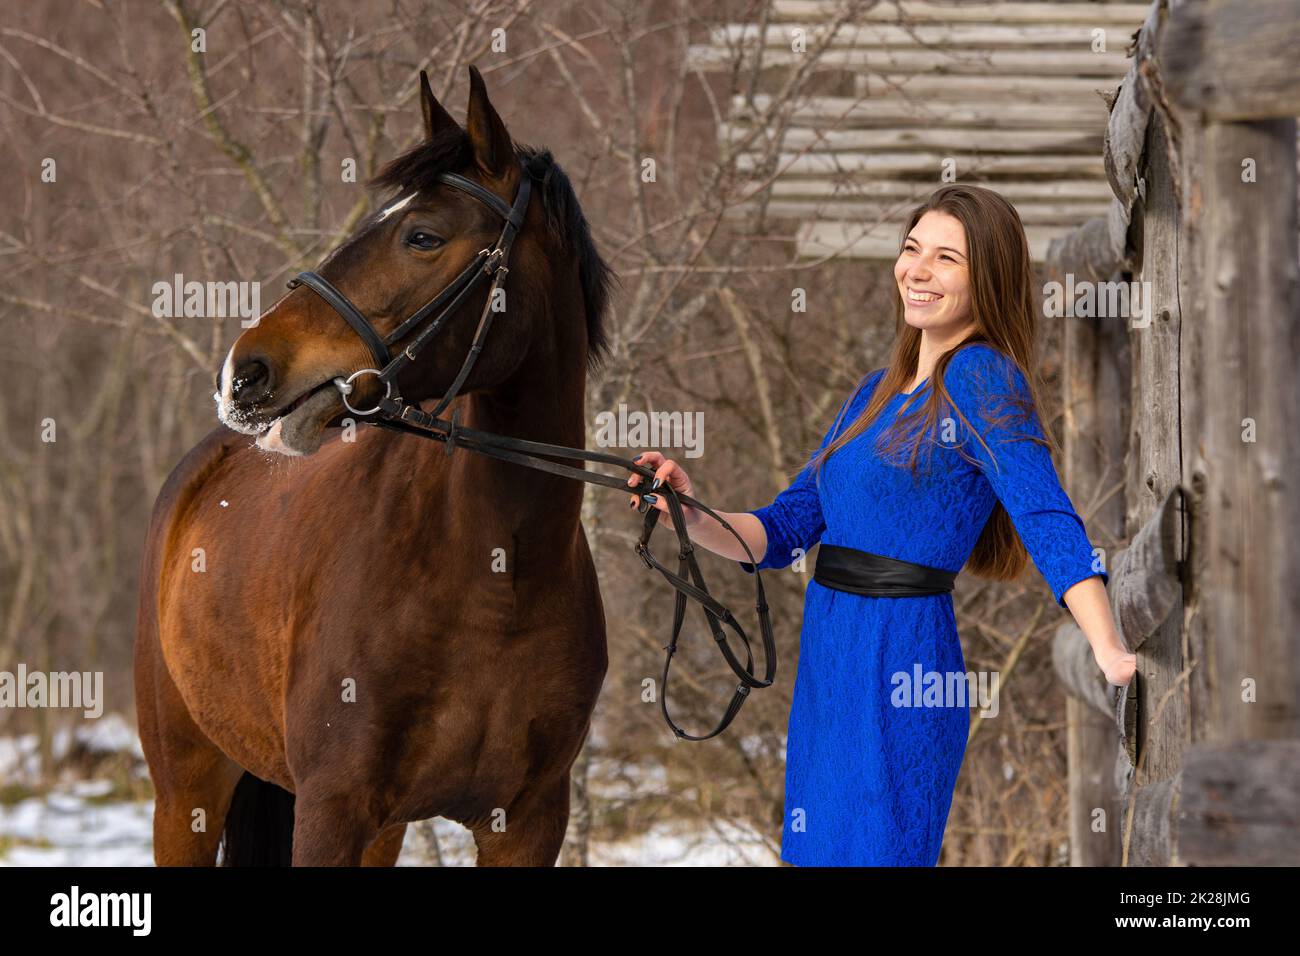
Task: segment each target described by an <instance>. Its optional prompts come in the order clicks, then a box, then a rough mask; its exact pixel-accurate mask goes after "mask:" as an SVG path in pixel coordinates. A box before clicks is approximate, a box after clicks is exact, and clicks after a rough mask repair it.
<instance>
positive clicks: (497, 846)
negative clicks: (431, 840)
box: [470, 773, 569, 866]
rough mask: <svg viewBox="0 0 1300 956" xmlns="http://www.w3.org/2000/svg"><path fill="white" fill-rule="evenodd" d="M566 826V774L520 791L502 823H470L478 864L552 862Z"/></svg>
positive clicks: (535, 863) (567, 807)
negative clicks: (495, 826) (501, 826)
mask: <svg viewBox="0 0 1300 956" xmlns="http://www.w3.org/2000/svg"><path fill="white" fill-rule="evenodd" d="M568 826H569V775H568V774H567V773H566V774H564V775H563V776H561V777H560V779H559V780H556V781H552V782H550V783H548V784H546V785H545V786H543V787H539V788H537V789H535V790H532V791H529V792H526V793H524V794H523V795H522V796H521V797H520V798H519V799H518V800H516V801H515V803H514V804H513V805H512V806H510V807H509V808H508V809H507V810H506V816H505V827H504V829H501V830H494V829H493V820H492V819H491V818H489V819H488V820H487V821H484V822H478V823H475V824H473V825H472V826H471V827H470V829H471V831H473V833H474V843H475V844H476V845H477V846H478V862H477V865H478V866H554V865H555V861H556V860H557V859H559V856H560V849H561V848H562V847H563V846H564V832H565V830H566V829H567V828H568Z"/></svg>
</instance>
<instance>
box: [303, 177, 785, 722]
mask: <svg viewBox="0 0 1300 956" xmlns="http://www.w3.org/2000/svg"><path fill="white" fill-rule="evenodd" d="M521 168H522V170H523V175H522V177H521V178H520V182H519V189H518V191H517V192H516V194H515V199H514V203H513V204H512V205H509V206H507V205H506V204H505V202H504V201H503V200H502V199H501V198H500V197H498V196H496V195H495V194H494V193H492V192H490V191H489V190H487V189H485V188H484V187H482V186H480V185H479V184H478V183H476V182H473V181H472V180H470V179H466V178H465V177H464V176H458V175H456V174H455V173H442V174H440V175H439V176H438V177H437V181H438V182H441V183H445V184H447V185H449V186H454V187H456V188H457V189H461V190H464V191H465V192H467V193H469V194H470V195H471V196H473V197H474V198H475V199H478V200H479V201H480V202H482V203H484V204H485V205H486V206H487V207H488V208H489V209H491V210H493V211H494V212H496V213H497V214H498V215H499V216H501V218H502V219H504V220H505V225H504V226H503V227H502V229H501V235H500V237H499V238H498V239H497V241H496V244H495V245H493V246H492V248H490V249H482V250H480V251H479V253H478V254H477V255H476V256H475V257H474V260H473V261H472V262H470V264H469V265H468V266H466V267H465V268H464V270H462V271H461V272H460V274H459V275H457V276H456V278H455V279H453V280H452V281H451V283H450V284H448V286H447V287H446V288H445V289H443V291H442V292H440V293H438V295H437V296H436V297H434V299H432V300H431V301H430V302H429V303H428V304H426V305H424V306H423V307H422V308H420V309H419V310H418V311H416V312H415V313H413V314H412V315H411V316H410V317H409V318H407V319H406V320H405V321H403V322H402V323H401V324H400V325H399V326H398V327H397V328H395V329H394V330H393V331H392V332H390V333H389V334H388V335H387V336H384V335H382V334H381V333H380V332H379V330H378V329H376V328H375V327H374V325H373V324H372V323H371V322H370V320H369V319H367V318H366V317H365V315H363V314H362V312H361V310H360V309H358V308H357V307H356V306H355V305H353V304H352V302H351V301H349V299H348V298H347V296H345V295H344V294H343V293H342V292H340V291H339V290H338V289H336V288H335V287H334V286H333V285H332V284H331V283H330V282H329V281H328V280H327V279H325V278H323V277H322V276H320V275H318V274H317V273H315V272H300V273H298V275H297V277H296V278H294V279H291V280H290V281H289V287H290V288H296V287H298V286H299V285H305V286H307V287H308V288H310V289H311V290H313V291H314V292H315V293H316V294H317V295H319V296H320V297H321V298H322V299H324V300H325V302H326V303H328V304H329V306H330V307H331V308H333V309H334V311H335V312H337V313H338V314H339V315H341V316H342V317H343V318H344V319H345V320H346V321H347V323H348V324H349V325H351V326H352V328H353V330H355V331H356V333H357V335H358V336H360V338H361V340H362V341H363V342H364V343H365V344H366V346H367V348H369V349H370V352H371V354H372V355H373V356H374V359H375V367H374V368H364V369H360V370H359V371H356V372H353V373H352V374H351V375H349V376H348V377H347V378H346V379H345V378H341V377H340V378H336V379H335V380H334V384H335V385H336V386H337V387H338V389H339V391H340V392H341V393H342V395H343V404H344V405H345V406H346V407H347V409H348V410H349V411H350V412H352V413H353V414H354V415H357V416H359V417H362V418H368V417H370V416H375V417H374V419H373V420H372V421H371V422H370V424H373V425H377V426H379V427H381V428H387V429H390V430H393V431H400V432H405V433H406V434H410V435H417V436H419V437H421V438H429V439H433V440H435V441H441V442H444V443H446V446H447V447H446V453H447V454H449V455H450V454H451V453H452V451H453V450H454V449H455V448H457V447H460V448H465V449H467V450H468V451H472V452H476V453H478V454H482V455H488V456H489V457H492V458H497V459H500V460H502V461H509V462H514V463H515V464H518V465H523V466H524V467H526V468H533V469H537V470H539V471H546V472H550V473H551V474H554V475H559V476H561V477H564V478H572V479H574V480H576V481H583V482H587V483H588V484H596V485H603V486H605V487H608V488H614V489H616V490H619V491H622V492H624V493H627V494H636V493H637V490H634V489H632V488H630V487H629V486H628V484H627V482H626V480H625V479H621V478H618V477H616V476H614V475H605V474H600V473H594V472H589V471H587V470H586V469H584V468H576V467H573V466H571V465H563V464H560V463H558V462H553V461H547V460H546V458H568V459H572V460H577V461H589V462H600V463H604V464H609V465H617V466H619V467H621V468H625V469H626V470H628V471H630V472H633V473H634V474H637V475H640V476H641V478H642V484H641V486H640V488H639V491H640V493H641V495H642V498H641V509H640V510H641V513H642V514H643V515H645V524H644V527H643V530H642V532H641V537H640V539H639V540H638V541H637V542H636V544H635V545H634V546H633V550H635V551H636V553H637V555H638V556H639V557H640V558H641V561H642V562H643V563H644V564H645V566H646V567H647V568H651V569H653V570H656V571H658V572H659V573H660V574H662V575H663V577H664V579H665V580H666V581H668V583H669V584H671V585H672V586H673V588H674V589H675V590H676V592H677V596H676V605H675V607H674V611H673V632H672V637H671V638H670V639H669V642H668V644H667V645H666V646H665V647H664V650H665V651H666V652H667V656H666V658H665V660H664V672H663V686H662V688H661V689H660V706H661V709H662V711H663V716H664V720H665V721H666V722H667V723H668V726H669V728H671V729H672V731H673V733H674V734H676V735H677V736H678V737H680V738H682V739H685V740H708V739H710V738H711V737H716V736H717V735H718V734H720V733H722V731H724V730H726V728H727V726H728V725H729V724H730V723H731V721H732V720H733V719H734V718H735V716H736V714H737V713H739V712H740V708H741V706H742V705H743V704H744V702H745V700H746V698H748V696H749V692H750V690H751V689H752V688H755V687H760V688H761V687H770V686H771V685H772V682H773V680H774V678H775V677H776V641H775V639H774V637H773V635H772V621H771V617H770V615H769V613H768V607H767V597H766V595H765V593H764V591H763V579H762V576H761V572H759V570H758V568H757V564H758V562H757V561H756V560H755V559H754V554H753V552H752V551H750V549H749V545H748V544H747V543H746V542H745V539H744V538H742V537H741V536H740V535H739V534H737V533H736V530H735V529H734V528H732V527H731V525H729V524H728V523H727V522H726V521H724V520H723V519H722V518H721V517H720V516H719V515H718V514H717V513H716V512H715V511H713V510H712V509H710V508H709V507H707V506H706V505H704V504H702V503H701V502H699V501H697V500H695V499H694V498H692V497H690V496H689V495H684V494H681V493H680V492H677V491H676V490H674V489H673V488H672V487H671V486H670V485H669V484H668V483H664V484H663V485H661V486H660V487H659V488H657V489H655V491H656V493H657V494H660V495H662V496H663V497H664V500H665V502H666V504H667V506H668V510H669V513H670V514H671V515H672V519H673V524H674V526H675V529H674V530H675V531H676V532H677V541H678V545H679V548H678V553H677V557H678V562H679V564H678V569H677V572H676V573H674V572H672V571H670V570H669V569H668V568H666V567H665V566H664V565H663V564H661V563H660V562H659V560H658V559H657V558H655V556H654V554H653V553H651V551H650V547H649V544H650V536H651V533H652V532H653V531H654V529H655V525H656V524H657V523H658V520H659V514H660V512H659V510H658V509H656V508H654V507H651V506H650V505H649V504H648V503H647V502H646V501H645V497H644V495H645V493H646V492H648V491H649V490H650V488H649V485H648V484H647V483H648V482H650V481H652V480H653V479H654V477H655V473H654V471H653V470H651V469H649V468H647V467H645V466H644V465H638V464H637V463H636V462H635V461H632V460H630V459H626V458H619V457H618V456H617V455H609V454H605V453H604V452H593V451H588V450H587V449H585V448H568V447H565V446H563V445H548V444H545V443H543V442H535V441H528V440H526V439H522V438H511V437H509V436H506V435H496V434H493V433H491V432H484V431H479V430H478V429H474V428H466V427H463V426H461V425H460V423H459V419H460V410H459V409H455V410H453V412H452V415H451V419H450V420H449V421H448V420H446V419H441V418H439V417H438V415H439V414H440V413H441V412H442V411H443V409H445V408H446V407H447V406H448V405H449V404H450V403H451V401H452V399H454V398H455V397H456V394H457V393H458V392H459V391H460V388H461V386H462V385H463V384H464V382H465V379H466V377H468V375H469V373H470V370H471V369H472V368H473V367H474V363H475V361H476V360H477V359H478V355H479V353H480V352H481V351H482V350H483V342H484V340H485V339H486V337H487V332H488V329H489V328H490V327H491V325H492V317H493V315H494V314H495V310H494V309H493V305H494V302H495V300H496V290H497V289H498V288H499V287H500V286H501V284H502V283H503V282H504V280H505V277H506V275H507V273H508V272H509V271H510V270H509V267H508V265H507V263H508V262H509V261H510V247H511V245H512V244H513V242H514V239H515V236H516V235H517V234H518V232H519V230H520V228H521V227H522V226H523V221H524V215H525V214H526V212H527V210H528V202H529V198H530V196H531V193H532V180H533V173H532V171H531V170H530V169H529V168H528V166H527V165H526V164H524V163H521ZM487 277H491V280H492V281H491V285H490V287H489V288H488V295H487V301H486V303H485V304H484V306H483V312H482V314H481V315H480V316H479V323H478V328H477V329H476V331H475V333H474V341H473V344H472V345H471V346H470V350H469V353H468V354H467V355H466V356H465V360H464V362H463V363H462V364H461V368H460V371H459V372H458V373H457V374H456V378H455V379H454V380H453V382H452V385H451V387H450V388H449V389H448V390H447V393H446V394H445V395H443V397H442V399H441V400H439V402H438V405H437V407H435V408H434V409H433V411H432V412H425V411H423V410H421V409H420V408H418V407H416V406H415V405H410V404H407V403H406V402H404V401H403V400H402V396H401V393H400V392H399V391H398V388H397V376H398V374H399V373H400V372H401V371H402V370H403V369H405V368H406V367H407V366H409V365H410V364H411V363H412V362H414V361H415V360H416V358H417V357H418V356H419V354H420V352H421V350H422V349H423V348H424V347H425V346H426V345H428V343H429V342H430V341H431V340H432V339H433V338H434V336H436V335H437V334H438V333H439V332H440V331H441V330H442V329H443V328H444V327H445V325H446V323H447V321H448V319H449V318H450V316H451V315H452V314H453V313H454V312H455V311H456V309H457V308H458V307H459V306H460V304H461V303H462V302H463V301H464V300H465V299H466V298H467V297H468V296H469V294H470V293H471V292H472V291H473V290H474V289H475V288H476V287H477V286H478V285H479V283H480V282H482V281H483V280H484V279H485V278H487ZM439 310H441V311H439ZM435 313H437V315H436V317H435V318H433V321H432V322H431V323H430V324H428V325H427V326H424V327H423V328H421V326H422V325H423V324H424V323H425V322H426V321H427V320H429V318H430V317H431V316H434V315H435ZM416 330H419V331H418V332H417V334H416V336H415V338H414V339H413V340H412V342H411V343H410V344H409V345H407V346H406V347H405V348H403V349H401V351H400V352H399V353H398V354H397V355H396V356H393V355H391V354H390V353H389V347H390V346H392V345H395V344H396V343H397V342H398V341H399V340H400V339H402V338H403V337H404V336H406V335H409V334H410V333H411V332H412V331H416ZM365 374H372V375H375V376H377V377H378V378H379V381H380V382H382V383H383V384H384V395H383V397H382V398H380V399H379V401H378V403H377V404H376V405H375V407H374V408H371V409H356V408H353V407H352V405H351V404H349V403H348V395H350V394H351V393H352V390H353V387H354V386H353V384H352V383H353V381H354V380H355V379H356V378H357V376H359V375H365ZM539 456H545V457H539ZM683 503H684V504H687V505H690V506H691V507H693V508H696V509H698V510H699V511H700V512H702V513H703V514H706V515H708V516H709V517H711V518H712V519H713V520H715V521H717V522H718V523H719V524H721V525H722V526H723V527H724V528H726V529H727V531H729V532H730V533H731V535H732V537H734V538H735V539H736V540H737V541H739V542H740V545H741V547H742V548H743V549H744V551H745V554H746V555H748V557H749V563H750V564H751V565H754V566H755V567H754V585H755V596H756V598H755V609H756V610H757V612H758V621H759V630H760V633H761V636H762V640H763V656H764V660H765V667H764V676H763V677H762V678H758V677H756V676H755V675H754V655H753V648H752V647H751V646H750V643H749V638H748V637H747V636H746V635H745V631H744V629H743V628H742V627H741V626H740V622H739V621H737V620H736V618H735V616H734V615H733V614H732V613H731V611H730V610H729V609H728V608H727V607H726V606H725V605H723V604H721V603H719V602H718V601H717V600H716V599H715V598H714V597H713V596H712V595H711V594H709V590H708V586H707V585H706V584H705V582H704V575H703V574H702V573H701V572H700V567H699V563H698V562H697V561H696V559H695V546H694V545H693V544H692V543H691V539H690V535H689V534H687V532H686V521H685V515H684V512H683V511H682V505H683ZM688 575H689V577H688ZM688 597H689V598H691V599H693V600H695V601H697V602H698V603H699V605H700V609H701V610H702V611H703V612H704V616H705V619H706V620H707V621H708V624H709V630H710V631H711V632H712V634H713V639H714V640H715V641H716V642H717V645H718V649H719V650H720V651H721V653H722V656H723V657H724V658H725V659H726V661H727V664H728V665H729V666H730V667H731V670H732V672H733V673H735V675H736V676H737V677H738V678H739V679H740V684H739V686H738V687H737V688H736V692H735V694H734V695H733V697H732V699H731V703H730V704H729V705H728V707H727V710H726V713H724V714H723V716H722V718H721V720H719V722H718V724H717V726H716V727H714V729H713V730H712V731H711V732H710V733H708V734H705V735H703V736H699V737H697V736H692V735H691V734H688V733H686V732H685V731H684V730H682V729H681V728H680V727H678V726H677V725H676V724H675V723H673V720H672V717H670V716H669V714H668V671H669V669H670V668H671V666H672V660H673V654H674V653H676V651H677V642H678V638H679V636H680V634H681V629H682V624H683V622H684V620H685V617H686V599H687V598H688ZM722 624H726V625H727V626H728V627H730V628H731V629H732V630H733V631H735V633H736V634H737V636H739V638H740V640H741V642H742V643H743V644H744V646H745V657H746V662H745V664H744V665H742V664H741V663H740V660H739V659H738V658H737V657H736V655H735V653H734V652H733V651H732V649H731V646H730V644H729V643H728V641H727V634H726V632H725V631H724V630H723V629H722V626H721V625H722Z"/></svg>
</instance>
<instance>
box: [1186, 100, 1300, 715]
mask: <svg viewBox="0 0 1300 956" xmlns="http://www.w3.org/2000/svg"><path fill="white" fill-rule="evenodd" d="M1295 126H1296V124H1295V120H1294V119H1285V120H1273V121H1268V122H1256V123H1211V124H1209V125H1208V126H1207V127H1205V128H1204V133H1203V134H1200V133H1198V132H1197V130H1198V127H1197V126H1196V125H1195V118H1194V117H1193V116H1191V115H1185V114H1184V115H1183V116H1182V132H1183V137H1182V139H1181V141H1180V143H1179V149H1178V154H1179V155H1180V156H1182V157H1183V158H1184V162H1185V164H1186V165H1185V166H1184V167H1183V168H1182V169H1181V170H1180V175H1181V176H1182V179H1183V206H1182V209H1183V224H1182V227H1181V230H1180V234H1181V235H1183V236H1185V237H1186V240H1187V243H1188V245H1187V247H1186V248H1184V250H1183V252H1182V254H1181V255H1180V269H1181V270H1182V273H1183V275H1185V277H1186V279H1187V283H1186V286H1187V287H1186V288H1185V289H1183V290H1182V294H1181V295H1180V301H1181V303H1182V307H1183V309H1184V310H1185V314H1184V317H1183V318H1184V322H1183V330H1184V333H1185V334H1184V336H1183V339H1182V342H1181V343H1180V350H1179V354H1180V357H1181V359H1182V363H1183V364H1182V366H1181V371H1180V378H1181V382H1182V386H1181V394H1182V398H1183V407H1182V417H1181V427H1182V428H1183V460H1182V466H1183V468H1184V476H1183V482H1182V483H1183V485H1184V486H1186V487H1188V488H1190V489H1191V490H1192V492H1193V495H1192V509H1191V520H1190V521H1189V532H1190V535H1191V541H1190V547H1189V560H1190V562H1191V570H1190V577H1191V580H1192V582H1193V585H1192V587H1191V589H1190V595H1189V597H1188V598H1187V610H1186V614H1185V616H1184V617H1185V622H1186V628H1187V634H1186V639H1187V641H1188V643H1189V646H1190V649H1191V658H1190V661H1189V664H1190V665H1191V666H1194V668H1195V670H1196V671H1197V672H1198V674H1197V675H1196V682H1194V683H1193V684H1192V686H1191V693H1192V694H1193V696H1194V697H1195V698H1196V699H1197V700H1198V701H1199V705H1198V706H1197V707H1195V708H1193V710H1192V712H1193V716H1194V719H1196V720H1197V721H1198V723H1197V724H1195V725H1194V726H1193V733H1192V739H1193V740H1209V741H1220V740H1221V741H1230V740H1250V739H1261V738H1280V737H1300V653H1297V640H1298V637H1300V588H1297V587H1296V585H1295V581H1296V578H1297V575H1298V574H1300V547H1297V540H1296V534H1295V529H1296V528H1297V527H1300V442H1297V441H1296V440H1295V435H1296V434H1297V430H1300V389H1297V388H1296V387H1295V369H1296V367H1297V365H1300V354H1298V353H1300V336H1297V335H1296V329H1297V327H1300V280H1298V276H1297V273H1298V271H1300V270H1297V265H1296V262H1297V219H1296V206H1295V203H1294V202H1291V201H1290V197H1291V196H1293V195H1294V194H1295V189H1296V155H1295V149H1296V146H1295V143H1296V129H1295ZM1246 160H1249V164H1247V168H1248V169H1250V170H1253V173H1252V174H1251V175H1249V176H1244V175H1243V163H1244V162H1245V161H1246ZM1189 309H1190V310H1191V314H1190V315H1188V314H1186V310H1189Z"/></svg>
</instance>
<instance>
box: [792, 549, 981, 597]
mask: <svg viewBox="0 0 1300 956" xmlns="http://www.w3.org/2000/svg"><path fill="white" fill-rule="evenodd" d="M813 580H814V581H816V582H817V583H818V584H820V585H821V586H822V587H827V588H833V589H834V590H836V591H848V592H850V593H852V594H867V595H871V596H873V597H913V596H916V595H921V594H946V593H948V592H949V591H951V590H952V585H953V582H954V581H956V580H957V572H956V571H945V570H944V569H943V568H932V567H929V566H928V565H924V564H915V563H913V562H911V561H904V560H902V559H901V558H887V557H885V556H884V555H883V554H872V553H871V552H870V551H859V550H857V549H856V548H841V547H839V546H838V545H834V544H822V545H819V546H818V548H817V569H816V570H815V571H814V572H813Z"/></svg>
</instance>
